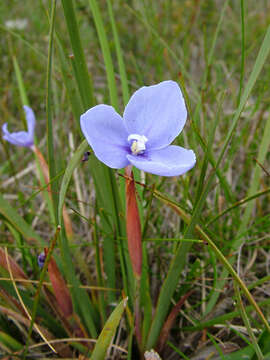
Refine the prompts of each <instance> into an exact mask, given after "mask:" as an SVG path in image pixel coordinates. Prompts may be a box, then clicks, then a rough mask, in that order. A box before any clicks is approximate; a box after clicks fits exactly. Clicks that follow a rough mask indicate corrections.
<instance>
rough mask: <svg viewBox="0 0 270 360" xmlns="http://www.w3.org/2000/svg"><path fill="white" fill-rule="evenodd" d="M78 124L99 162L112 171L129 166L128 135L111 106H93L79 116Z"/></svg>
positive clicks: (120, 119) (121, 120) (119, 117)
mask: <svg viewBox="0 0 270 360" xmlns="http://www.w3.org/2000/svg"><path fill="white" fill-rule="evenodd" d="M80 122H81V129H82V132H83V134H84V136H85V137H86V140H87V141H88V143H89V145H90V146H91V147H92V149H93V151H94V153H95V155H96V157H97V158H98V159H99V160H100V161H102V162H103V163H104V164H106V165H107V166H109V167H111V168H114V169H120V168H122V167H125V166H127V165H128V164H129V162H128V160H127V157H126V155H127V153H128V152H129V144H128V142H127V138H128V133H127V131H126V129H125V127H124V123H123V119H122V118H121V116H120V115H119V114H118V113H117V112H116V111H115V110H114V108H113V107H112V106H108V105H103V104H102V105H97V106H94V107H93V108H91V109H89V110H88V111H86V113H84V114H83V115H81V119H80Z"/></svg>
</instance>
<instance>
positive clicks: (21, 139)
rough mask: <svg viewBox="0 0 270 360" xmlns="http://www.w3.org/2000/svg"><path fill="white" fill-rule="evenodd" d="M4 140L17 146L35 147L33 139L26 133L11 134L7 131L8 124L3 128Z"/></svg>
mask: <svg viewBox="0 0 270 360" xmlns="http://www.w3.org/2000/svg"><path fill="white" fill-rule="evenodd" d="M2 131H3V139H5V140H7V141H8V142H10V143H11V144H13V145H16V146H25V147H30V146H32V145H33V139H32V138H31V137H30V136H29V134H28V133H27V132H26V131H18V132H13V133H10V132H9V131H8V129H7V123H5V124H3V126H2Z"/></svg>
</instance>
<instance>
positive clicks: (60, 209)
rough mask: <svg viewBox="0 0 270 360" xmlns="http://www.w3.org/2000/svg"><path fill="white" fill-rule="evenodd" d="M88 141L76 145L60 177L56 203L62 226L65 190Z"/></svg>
mask: <svg viewBox="0 0 270 360" xmlns="http://www.w3.org/2000/svg"><path fill="white" fill-rule="evenodd" d="M88 146H89V145H88V143H87V141H86V140H84V141H83V142H82V143H81V144H80V146H79V147H78V149H77V150H76V151H75V152H74V154H73V156H72V158H71V159H70V161H69V164H68V166H67V168H66V170H65V173H64V176H63V179H62V183H61V186H60V192H59V203H58V218H59V224H60V226H63V217H62V214H63V206H64V203H65V197H66V192H67V189H68V185H69V182H70V180H71V177H72V174H73V171H74V169H75V168H76V167H77V166H78V164H80V162H81V160H82V157H83V154H84V152H85V151H86V150H87V148H88Z"/></svg>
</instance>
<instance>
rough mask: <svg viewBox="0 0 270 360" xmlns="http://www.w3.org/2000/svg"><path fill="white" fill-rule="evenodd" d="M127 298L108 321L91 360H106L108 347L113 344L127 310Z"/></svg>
mask: <svg viewBox="0 0 270 360" xmlns="http://www.w3.org/2000/svg"><path fill="white" fill-rule="evenodd" d="M126 303H127V298H126V299H124V300H122V301H121V302H120V303H119V304H118V305H117V307H116V308H115V309H114V311H113V312H112V314H111V315H110V317H109V319H108V320H107V321H106V324H105V326H104V327H103V329H102V331H101V334H100V335H99V337H98V340H97V343H96V345H95V348H94V351H93V353H92V355H91V358H90V359H91V360H103V359H105V358H106V354H107V350H108V347H109V346H110V344H111V341H112V339H113V336H114V334H115V331H116V329H117V327H118V324H119V322H120V320H121V317H122V314H123V312H124V310H125V307H126Z"/></svg>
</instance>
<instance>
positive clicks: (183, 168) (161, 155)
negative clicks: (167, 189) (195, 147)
mask: <svg viewBox="0 0 270 360" xmlns="http://www.w3.org/2000/svg"><path fill="white" fill-rule="evenodd" d="M127 158H128V160H129V161H130V162H131V164H132V165H134V166H136V167H137V168H138V169H140V170H143V171H146V172H149V173H151V174H156V175H161V176H178V175H182V174H184V173H185V172H187V171H188V170H190V169H191V168H193V166H194V165H195V163H196V156H195V154H194V152H193V151H192V150H187V149H184V148H182V147H180V146H175V145H171V146H168V147H166V148H164V149H160V150H151V151H147V152H146V153H145V154H143V155H137V156H135V155H128V156H127Z"/></svg>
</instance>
